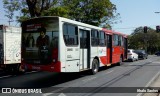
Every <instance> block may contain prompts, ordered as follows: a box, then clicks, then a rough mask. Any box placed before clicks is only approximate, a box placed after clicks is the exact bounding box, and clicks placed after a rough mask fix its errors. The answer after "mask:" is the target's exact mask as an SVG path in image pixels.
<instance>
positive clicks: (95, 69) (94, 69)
mask: <svg viewBox="0 0 160 96" xmlns="http://www.w3.org/2000/svg"><path fill="white" fill-rule="evenodd" d="M97 67H98V65H97V60H95V61H94V62H93V72H94V73H96V72H97V71H98V68H97Z"/></svg>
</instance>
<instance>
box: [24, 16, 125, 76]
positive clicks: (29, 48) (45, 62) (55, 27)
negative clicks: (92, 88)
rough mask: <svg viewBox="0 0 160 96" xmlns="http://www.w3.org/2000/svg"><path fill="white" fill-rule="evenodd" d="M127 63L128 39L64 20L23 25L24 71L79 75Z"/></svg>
mask: <svg viewBox="0 0 160 96" xmlns="http://www.w3.org/2000/svg"><path fill="white" fill-rule="evenodd" d="M125 59H127V36H126V35H125V34H122V33H118V32H113V31H111V30H106V29H103V28H100V27H96V26H92V25H88V24H84V23H81V22H77V21H73V20H70V19H66V18H62V17H54V16H49V17H48V16H47V17H39V18H33V19H30V20H27V21H25V22H23V23H22V68H24V69H25V70H40V71H50V72H80V71H84V70H89V69H92V73H93V74H95V73H97V72H98V69H99V67H101V66H110V65H111V64H116V63H119V64H121V63H122V61H123V60H125Z"/></svg>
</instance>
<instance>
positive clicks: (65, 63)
mask: <svg viewBox="0 0 160 96" xmlns="http://www.w3.org/2000/svg"><path fill="white" fill-rule="evenodd" d="M60 21H61V24H60V26H61V32H60V36H59V37H60V43H59V46H60V50H59V54H60V61H61V69H62V72H79V66H80V65H79V62H80V61H79V44H78V45H74V46H68V45H66V44H65V42H64V36H63V24H64V23H66V24H72V22H70V21H69V20H63V19H62V18H61V19H60Z"/></svg>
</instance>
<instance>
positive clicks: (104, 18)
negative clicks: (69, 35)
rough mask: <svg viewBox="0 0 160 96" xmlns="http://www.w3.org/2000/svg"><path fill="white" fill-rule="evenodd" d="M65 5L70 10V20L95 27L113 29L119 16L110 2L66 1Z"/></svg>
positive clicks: (92, 0)
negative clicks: (113, 24)
mask: <svg viewBox="0 0 160 96" xmlns="http://www.w3.org/2000/svg"><path fill="white" fill-rule="evenodd" d="M63 4H64V6H66V7H68V9H69V10H70V12H69V16H70V17H69V18H70V19H73V20H76V21H80V22H84V23H87V24H91V25H95V26H101V27H111V26H110V24H111V23H112V22H113V19H115V18H116V17H118V15H119V14H115V13H116V6H115V5H114V4H112V3H111V2H110V0H64V2H63ZM111 19H112V22H111Z"/></svg>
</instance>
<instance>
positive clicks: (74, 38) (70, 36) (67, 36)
mask: <svg viewBox="0 0 160 96" xmlns="http://www.w3.org/2000/svg"><path fill="white" fill-rule="evenodd" d="M63 37H64V41H65V44H66V45H67V46H72V45H78V28H77V26H75V25H71V24H67V23H65V24H64V25H63Z"/></svg>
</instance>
